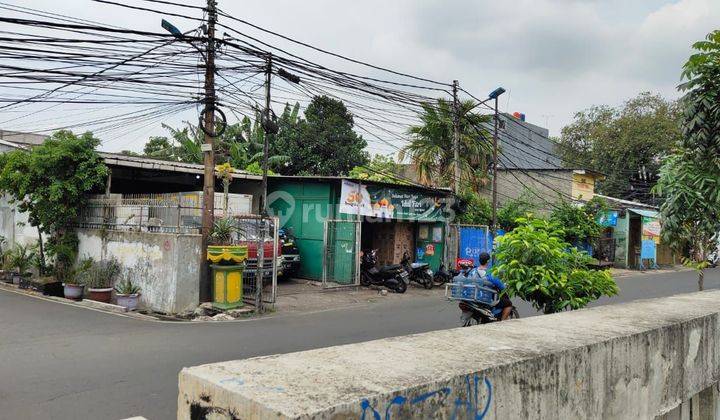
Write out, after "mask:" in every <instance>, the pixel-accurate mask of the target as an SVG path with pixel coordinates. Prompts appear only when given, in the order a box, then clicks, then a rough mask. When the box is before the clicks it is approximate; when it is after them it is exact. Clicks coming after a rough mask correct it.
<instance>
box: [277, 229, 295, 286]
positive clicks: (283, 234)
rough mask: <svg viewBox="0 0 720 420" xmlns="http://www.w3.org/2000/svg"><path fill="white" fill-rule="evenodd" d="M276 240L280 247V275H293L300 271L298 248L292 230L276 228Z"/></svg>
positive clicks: (289, 276)
mask: <svg viewBox="0 0 720 420" xmlns="http://www.w3.org/2000/svg"><path fill="white" fill-rule="evenodd" d="M278 240H279V241H280V245H281V247H282V254H281V255H282V267H280V268H281V269H282V277H283V278H291V277H295V276H296V275H297V273H298V272H299V271H300V250H299V249H298V247H297V244H296V241H295V236H294V235H293V234H292V231H290V230H287V229H285V228H282V229H279V230H278Z"/></svg>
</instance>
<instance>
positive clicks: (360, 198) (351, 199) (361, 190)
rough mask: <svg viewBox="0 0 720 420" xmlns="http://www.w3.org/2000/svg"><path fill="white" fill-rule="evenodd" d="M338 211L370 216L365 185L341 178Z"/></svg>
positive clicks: (370, 207) (370, 208)
mask: <svg viewBox="0 0 720 420" xmlns="http://www.w3.org/2000/svg"><path fill="white" fill-rule="evenodd" d="M340 213H345V214H355V215H360V216H372V204H371V203H370V194H369V193H368V190H367V186H365V185H362V184H358V183H356V182H350V181H348V180H346V179H343V181H342V188H340Z"/></svg>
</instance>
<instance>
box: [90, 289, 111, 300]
mask: <svg viewBox="0 0 720 420" xmlns="http://www.w3.org/2000/svg"><path fill="white" fill-rule="evenodd" d="M112 291H113V289H112V287H106V288H102V289H95V288H92V287H90V288H88V292H89V293H90V296H89V297H88V299H90V300H95V301H98V302H103V303H110V299H112Z"/></svg>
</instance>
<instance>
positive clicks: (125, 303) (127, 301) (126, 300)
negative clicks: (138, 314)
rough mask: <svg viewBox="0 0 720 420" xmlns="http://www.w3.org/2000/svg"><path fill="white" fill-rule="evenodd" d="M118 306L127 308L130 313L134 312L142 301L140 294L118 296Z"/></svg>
mask: <svg viewBox="0 0 720 420" xmlns="http://www.w3.org/2000/svg"><path fill="white" fill-rule="evenodd" d="M115 297H116V298H117V304H118V305H119V306H122V307H124V308H126V309H127V310H128V311H134V310H135V309H137V307H138V301H139V300H140V293H134V294H132V295H123V294H116V295H115Z"/></svg>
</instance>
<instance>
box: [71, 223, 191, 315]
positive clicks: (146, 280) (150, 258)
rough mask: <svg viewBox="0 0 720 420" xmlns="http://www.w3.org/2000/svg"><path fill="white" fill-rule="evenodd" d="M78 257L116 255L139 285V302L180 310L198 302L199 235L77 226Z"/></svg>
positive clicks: (173, 310)
mask: <svg viewBox="0 0 720 420" xmlns="http://www.w3.org/2000/svg"><path fill="white" fill-rule="evenodd" d="M78 238H79V239H80V245H79V254H78V255H79V256H80V257H81V258H82V257H86V256H87V257H92V258H95V259H109V258H112V257H114V258H116V259H117V260H118V261H119V262H120V264H121V265H122V267H123V269H124V274H127V273H128V271H129V270H132V272H133V273H136V274H137V275H136V276H134V277H135V278H134V279H132V281H133V283H137V284H138V285H139V286H140V287H141V288H142V295H141V297H140V303H141V305H142V306H144V307H146V308H149V309H152V310H154V311H159V312H165V313H179V312H182V311H184V310H188V309H193V308H195V307H196V306H197V305H198V303H199V278H200V277H199V276H200V272H199V270H200V264H199V262H200V251H201V250H200V246H201V244H200V235H178V234H168V233H151V232H129V231H103V230H98V229H78Z"/></svg>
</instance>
